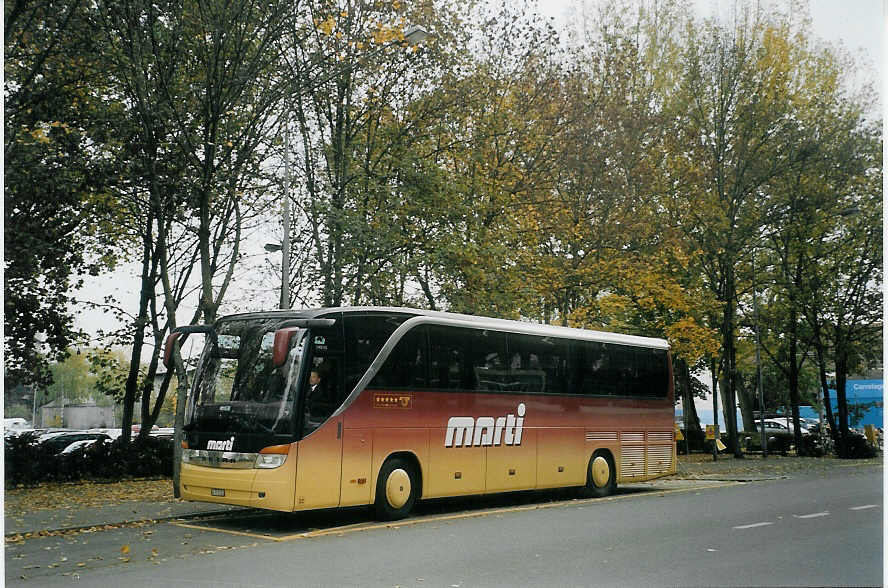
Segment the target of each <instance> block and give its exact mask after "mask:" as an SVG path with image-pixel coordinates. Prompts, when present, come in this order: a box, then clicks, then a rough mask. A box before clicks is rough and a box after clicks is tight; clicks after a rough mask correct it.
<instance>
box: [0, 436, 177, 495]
mask: <svg viewBox="0 0 888 588" xmlns="http://www.w3.org/2000/svg"><path fill="white" fill-rule="evenodd" d="M4 445H5V452H6V453H5V474H6V487H7V488H14V487H16V486H20V485H24V486H33V485H36V484H40V483H43V482H72V481H77V480H95V481H114V480H120V479H123V478H136V477H139V478H144V477H157V476H166V477H171V476H172V475H173V441H172V439H161V438H156V437H148V438H147V439H139V438H136V439H134V440H133V441H132V442H131V443H129V444H124V443H122V441H121V439H117V440H115V441H112V442H111V443H93V444H92V445H89V446H88V447H86V448H85V449H83V450H80V451H75V452H73V453H65V454H58V455H54V454H53V452H52V450H50V449H49V448H47V447H45V446H43V445H40V444H38V443H37V440H36V436H35V435H34V434H33V433H24V434H22V435H19V436H18V437H8V438H6V439H5V443H4Z"/></svg>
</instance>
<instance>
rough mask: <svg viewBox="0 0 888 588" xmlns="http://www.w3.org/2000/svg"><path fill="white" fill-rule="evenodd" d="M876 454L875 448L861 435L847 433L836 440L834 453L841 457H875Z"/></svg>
mask: <svg viewBox="0 0 888 588" xmlns="http://www.w3.org/2000/svg"><path fill="white" fill-rule="evenodd" d="M876 454H877V451H876V448H875V447H873V446H872V445H870V444H869V442H868V441H867V440H866V437H864V436H862V435H856V434H854V433H849V434H848V436H847V437H845V438H840V439H839V440H838V441H837V442H836V455H838V456H839V457H840V458H842V459H869V458H873V457H876Z"/></svg>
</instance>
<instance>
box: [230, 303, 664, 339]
mask: <svg viewBox="0 0 888 588" xmlns="http://www.w3.org/2000/svg"><path fill="white" fill-rule="evenodd" d="M367 312H374V313H381V314H386V313H390V314H402V315H409V316H424V317H428V318H431V319H434V321H433V322H435V323H437V324H449V325H454V326H462V327H471V328H476V329H492V330H496V331H507V332H512V333H524V334H529V335H541V336H548V337H560V338H565V339H579V340H585V341H599V342H602V343H617V344H622V345H631V346H635V347H650V348H655V349H668V348H669V343H668V342H667V341H666V340H665V339H659V338H654V337H640V336H637V335H623V334H621V333H611V332H608V331H592V330H589V329H575V328H571V327H559V326H554V325H545V324H540V323H531V322H525V321H515V320H508V319H498V318H489V317H481V316H474V315H468V314H458V313H453V312H440V311H435V310H422V309H418V308H402V307H387V306H342V307H328V308H311V309H301V310H272V311H265V312H253V313H244V314H234V315H228V316H225V317H222V320H239V319H242V320H248V319H277V318H280V319H288V318H320V317H323V316H325V315H329V314H332V313H343V314H349V313H367Z"/></svg>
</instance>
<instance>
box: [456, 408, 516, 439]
mask: <svg viewBox="0 0 888 588" xmlns="http://www.w3.org/2000/svg"><path fill="white" fill-rule="evenodd" d="M515 412H516V413H517V414H518V417H517V418H516V417H515V415H514V414H507V415H506V416H501V417H496V418H495V419H494V418H493V417H478V418H477V419H475V418H473V417H468V416H465V417H450V419H449V420H448V421H447V434H446V436H445V437H444V447H475V446H482V447H485V446H487V447H489V446H499V445H502V444H503V443H505V444H506V445H521V433H522V431H523V429H524V413H525V408H524V403H521V404H519V405H518V410H516V411H515Z"/></svg>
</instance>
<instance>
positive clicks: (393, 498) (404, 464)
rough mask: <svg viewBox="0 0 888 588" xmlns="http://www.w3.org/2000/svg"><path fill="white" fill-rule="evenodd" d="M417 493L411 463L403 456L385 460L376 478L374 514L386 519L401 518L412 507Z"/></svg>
mask: <svg viewBox="0 0 888 588" xmlns="http://www.w3.org/2000/svg"><path fill="white" fill-rule="evenodd" d="M417 494H419V486H418V482H417V476H416V473H415V471H414V467H413V464H412V463H410V462H409V461H408V460H406V459H404V458H403V457H393V458H391V459H389V460H387V461H386V462H385V463H384V464H383V465H382V469H380V470H379V476H378V477H377V479H376V516H377V517H379V518H380V519H382V520H386V521H395V520H398V519H403V518H404V517H406V516H407V515H408V514H410V511H411V510H412V509H413V505H414V503H416V496H417Z"/></svg>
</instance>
